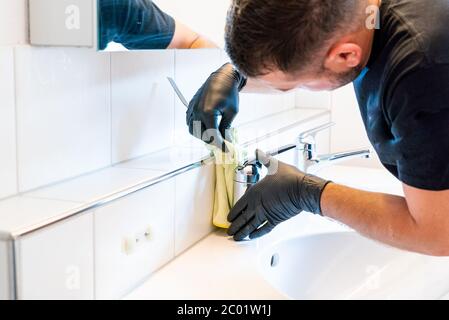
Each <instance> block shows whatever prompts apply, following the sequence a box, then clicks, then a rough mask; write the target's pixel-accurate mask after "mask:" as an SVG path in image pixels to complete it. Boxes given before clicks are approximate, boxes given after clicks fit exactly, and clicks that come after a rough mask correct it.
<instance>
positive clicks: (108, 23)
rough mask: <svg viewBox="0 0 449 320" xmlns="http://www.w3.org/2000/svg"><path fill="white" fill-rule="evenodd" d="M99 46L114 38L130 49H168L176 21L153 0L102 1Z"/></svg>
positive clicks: (100, 4)
mask: <svg viewBox="0 0 449 320" xmlns="http://www.w3.org/2000/svg"><path fill="white" fill-rule="evenodd" d="M98 12H99V13H98V14H99V49H100V50H104V49H105V48H106V46H107V45H108V43H110V42H112V41H114V42H116V43H120V44H122V45H123V46H124V47H125V48H127V49H130V50H137V49H166V48H167V47H168V45H169V44H170V42H171V40H172V39H173V35H174V32H175V21H174V19H173V18H172V17H170V16H169V15H168V14H166V13H164V12H163V11H162V10H161V9H159V8H158V7H157V6H156V5H155V4H154V3H153V1H151V0H99V2H98Z"/></svg>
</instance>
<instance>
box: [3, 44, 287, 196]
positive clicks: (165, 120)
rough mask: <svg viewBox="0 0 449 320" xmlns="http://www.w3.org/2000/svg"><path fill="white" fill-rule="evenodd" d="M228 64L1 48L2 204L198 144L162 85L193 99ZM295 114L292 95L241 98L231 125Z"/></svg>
mask: <svg viewBox="0 0 449 320" xmlns="http://www.w3.org/2000/svg"><path fill="white" fill-rule="evenodd" d="M17 43H19V41H17ZM225 61H226V57H224V54H223V53H222V51H221V50H217V49H213V50H194V51H191V50H178V51H168V50H167V51H140V52H110V53H109V52H95V51H92V50H89V49H80V48H37V47H30V46H28V45H19V44H17V45H10V44H8V45H3V46H0V67H1V70H2V72H1V73H0V90H1V104H0V133H1V134H0V148H1V150H2V157H1V158H0V174H1V183H0V198H4V197H8V196H11V195H13V194H15V193H17V192H26V191H29V190H33V189H36V188H39V187H41V186H44V185H48V184H52V183H56V182H59V181H61V180H65V179H68V178H72V177H74V176H78V175H81V174H84V173H87V172H91V171H94V170H97V169H100V168H103V167H107V166H110V165H111V164H115V163H118V162H122V161H125V160H128V159H131V158H135V157H139V156H142V155H144V154H147V153H150V152H153V151H157V150H160V149H163V148H166V147H169V146H171V145H174V144H182V145H200V144H201V143H200V142H198V141H194V140H193V139H192V138H191V137H190V136H189V134H188V132H187V127H186V124H185V111H186V108H185V107H184V106H183V105H182V104H181V103H180V102H179V101H178V99H176V98H175V95H174V93H173V90H172V88H171V87H170V85H169V83H168V81H167V79H166V78H167V77H168V76H171V77H175V78H176V80H177V82H178V84H179V86H180V87H181V90H182V91H183V92H184V93H185V95H186V97H187V99H190V98H191V97H192V96H193V94H194V93H195V92H196V90H197V89H198V88H199V87H200V86H201V84H202V83H203V82H204V80H205V79H206V78H207V77H208V75H209V74H210V73H211V72H212V71H214V70H215V69H217V68H218V67H219V66H221V65H222V64H223V63H224V62H225ZM293 107H294V94H288V95H278V96H264V97H260V96H257V95H247V96H245V95H242V102H241V110H242V111H241V113H240V115H239V117H238V119H237V121H236V123H237V124H238V123H244V122H248V121H250V120H252V119H255V118H258V117H262V116H265V115H267V114H272V113H276V112H279V111H282V110H285V109H286V108H293Z"/></svg>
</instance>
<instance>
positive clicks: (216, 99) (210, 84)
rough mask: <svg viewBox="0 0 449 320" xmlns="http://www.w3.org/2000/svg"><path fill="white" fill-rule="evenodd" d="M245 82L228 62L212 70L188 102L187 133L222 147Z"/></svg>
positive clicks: (237, 107)
mask: <svg viewBox="0 0 449 320" xmlns="http://www.w3.org/2000/svg"><path fill="white" fill-rule="evenodd" d="M245 84H246V79H245V77H243V76H242V75H241V74H240V73H239V72H238V71H237V70H236V69H235V68H234V67H233V66H232V65H231V64H229V63H228V64H225V65H224V66H222V67H221V68H220V69H218V70H217V71H215V72H214V73H212V74H211V75H210V77H209V78H208V79H207V81H206V82H205V83H204V84H203V86H202V87H201V88H200V89H199V90H198V92H197V93H196V94H195V96H194V97H193V99H192V101H190V103H189V108H188V110H187V115H186V122H187V125H188V126H189V131H190V134H192V135H193V136H195V137H196V138H198V139H201V140H203V141H204V142H206V143H208V144H212V145H214V146H216V147H218V148H221V149H222V150H225V144H224V141H223V139H226V138H227V137H226V130H228V129H230V128H231V124H232V121H233V120H234V118H235V116H236V115H237V113H238V111H239V91H240V90H241V89H242V88H243V87H244V86H245ZM220 117H221V122H220V123H219V118H220Z"/></svg>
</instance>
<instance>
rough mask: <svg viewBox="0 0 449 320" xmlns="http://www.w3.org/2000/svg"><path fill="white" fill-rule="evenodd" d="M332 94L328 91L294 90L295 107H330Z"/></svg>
mask: <svg viewBox="0 0 449 320" xmlns="http://www.w3.org/2000/svg"><path fill="white" fill-rule="evenodd" d="M331 102H332V94H331V92H328V91H309V90H304V89H298V90H296V107H298V108H320V109H330V108H331Z"/></svg>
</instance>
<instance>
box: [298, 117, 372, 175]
mask: <svg viewBox="0 0 449 320" xmlns="http://www.w3.org/2000/svg"><path fill="white" fill-rule="evenodd" d="M334 125H335V123H333V122H329V123H327V124H324V125H322V126H319V127H316V128H313V129H310V130H307V131H304V132H303V133H301V134H300V135H299V137H298V139H297V143H296V153H295V163H296V166H297V167H298V169H300V170H302V171H303V172H307V173H314V172H316V171H317V170H318V169H319V168H321V167H323V166H326V165H331V164H336V163H339V162H342V161H346V160H351V159H355V158H370V156H371V150H369V149H360V150H353V151H348V152H339V153H333V154H327V155H317V151H316V135H317V134H318V133H319V132H321V131H323V130H326V129H329V128H331V127H332V126H334Z"/></svg>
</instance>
